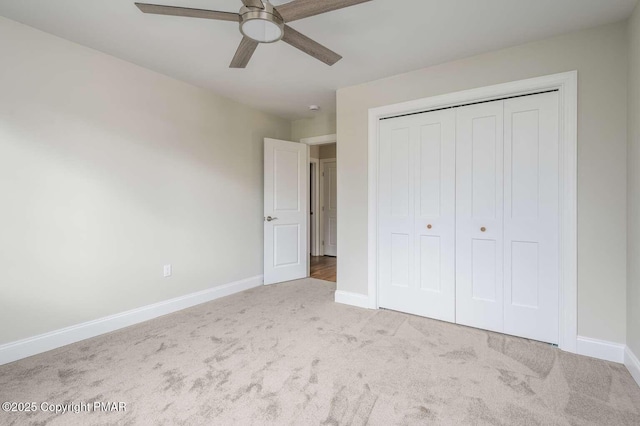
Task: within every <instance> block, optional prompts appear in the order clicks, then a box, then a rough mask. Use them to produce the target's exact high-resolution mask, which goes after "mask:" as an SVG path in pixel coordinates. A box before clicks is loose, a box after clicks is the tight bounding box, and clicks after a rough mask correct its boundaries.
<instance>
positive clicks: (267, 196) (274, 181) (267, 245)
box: [264, 139, 309, 284]
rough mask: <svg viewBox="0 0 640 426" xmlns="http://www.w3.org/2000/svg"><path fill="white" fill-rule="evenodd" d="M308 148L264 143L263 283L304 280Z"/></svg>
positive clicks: (270, 142) (306, 259)
mask: <svg viewBox="0 0 640 426" xmlns="http://www.w3.org/2000/svg"><path fill="white" fill-rule="evenodd" d="M307 158H308V156H307V145H305V144H301V143H296V142H287V141H280V140H275V139H265V140H264V283H265V284H274V283H278V282H283V281H290V280H295V279H300V278H305V277H306V276H307V274H308V262H309V256H308V254H307V250H308V235H309V234H308V232H307V221H308V211H309V206H308V203H307V199H308V193H309V172H308V163H307V161H308V160H307Z"/></svg>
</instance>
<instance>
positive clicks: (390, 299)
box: [378, 110, 455, 322]
mask: <svg viewBox="0 0 640 426" xmlns="http://www.w3.org/2000/svg"><path fill="white" fill-rule="evenodd" d="M379 158H380V160H379V182H378V188H379V194H378V197H379V210H378V211H379V217H378V240H379V270H378V278H379V305H380V307H384V308H388V309H394V310H398V311H402V312H408V313H412V314H416V315H421V316H426V317H430V318H435V319H439V320H444V321H451V322H453V321H454V320H455V240H454V233H455V221H454V220H455V217H454V214H455V112H454V111H453V110H446V111H438V112H433V113H425V114H419V115H414V116H408V117H401V118H395V119H389V120H383V121H382V122H381V123H380V152H379Z"/></svg>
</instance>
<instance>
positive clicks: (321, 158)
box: [302, 135, 338, 282]
mask: <svg viewBox="0 0 640 426" xmlns="http://www.w3.org/2000/svg"><path fill="white" fill-rule="evenodd" d="M302 142H303V143H307V144H309V145H310V147H309V182H310V185H309V194H310V196H309V241H310V244H309V254H310V262H309V265H310V271H309V275H310V276H311V277H312V278H316V279H320V280H324V281H332V282H336V279H337V256H338V241H337V235H338V232H337V228H338V206H337V195H336V190H337V162H338V160H337V145H336V140H335V135H331V136H323V137H320V138H311V139H310V140H303V141H302ZM314 142H315V143H314Z"/></svg>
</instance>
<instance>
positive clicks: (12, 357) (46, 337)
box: [0, 275, 263, 365]
mask: <svg viewBox="0 0 640 426" xmlns="http://www.w3.org/2000/svg"><path fill="white" fill-rule="evenodd" d="M262 281H263V277H262V275H258V276H255V277H251V278H247V279H244V280H240V281H236V282H233V283H229V284H224V285H221V286H217V287H213V288H210V289H207V290H203V291H199V292H196V293H191V294H187V295H185V296H180V297H176V298H175V299H170V300H165V301H163V302H158V303H154V304H152V305H147V306H143V307H141V308H136V309H132V310H130V311H126V312H122V313H119V314H115V315H110V316H108V317H104V318H100V319H97V320H93V321H88V322H85V323H82V324H77V325H73V326H71V327H66V328H62V329H60V330H55V331H51V332H49V333H45V334H41V335H39V336H34V337H29V338H27V339H23V340H18V341H16V342H11V343H7V344H4V345H1V346H0V365H3V364H7V363H10V362H13V361H17V360H19V359H22V358H26V357H29V356H32V355H36V354H39V353H42V352H47V351H50V350H52V349H56V348H59V347H62V346H66V345H70V344H71V343H76V342H79V341H81V340H84V339H89V338H91V337H95V336H99V335H101V334H104V333H109V332H111V331H115V330H118V329H120V328H124V327H128V326H130V325H134V324H138V323H141V322H144V321H148V320H150V319H153V318H157V317H159V316H162V315H167V314H170V313H173V312H176V311H180V310H182V309H186V308H190V307H192V306H196V305H199V304H201V303H206V302H210V301H212V300H215V299H219V298H221V297H225V296H229V295H232V294H235V293H239V292H241V291H245V290H249V289H250V288H254V287H258V286H260V285H262Z"/></svg>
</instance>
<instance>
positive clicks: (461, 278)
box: [456, 101, 504, 332]
mask: <svg viewBox="0 0 640 426" xmlns="http://www.w3.org/2000/svg"><path fill="white" fill-rule="evenodd" d="M503 117H504V101H496V102H490V103H484V104H478V105H471V106H466V107H461V108H458V109H457V135H456V136H457V154H456V322H457V323H458V324H464V325H469V326H473V327H478V328H483V329H485V330H492V331H499V332H502V331H503V330H504V313H503V306H504V277H503V270H504V268H503V241H504V238H503V226H502V225H503V161H502V158H503V152H504V138H503V133H504V132H503V127H504V126H503Z"/></svg>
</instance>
